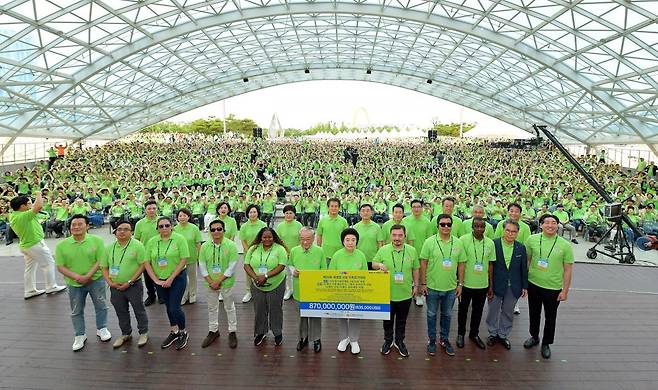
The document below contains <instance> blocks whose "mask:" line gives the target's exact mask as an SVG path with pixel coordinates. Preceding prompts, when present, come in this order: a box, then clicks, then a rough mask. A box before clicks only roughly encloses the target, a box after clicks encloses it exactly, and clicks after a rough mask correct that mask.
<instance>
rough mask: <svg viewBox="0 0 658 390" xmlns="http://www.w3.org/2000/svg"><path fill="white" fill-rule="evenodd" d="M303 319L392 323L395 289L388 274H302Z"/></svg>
mask: <svg viewBox="0 0 658 390" xmlns="http://www.w3.org/2000/svg"><path fill="white" fill-rule="evenodd" d="M299 289H300V302H299V307H300V310H301V313H300V314H301V316H302V317H323V318H354V319H364V320H388V319H389V318H390V314H391V305H390V303H391V286H390V276H389V274H388V273H384V272H375V271H330V270H323V271H302V272H300V274H299Z"/></svg>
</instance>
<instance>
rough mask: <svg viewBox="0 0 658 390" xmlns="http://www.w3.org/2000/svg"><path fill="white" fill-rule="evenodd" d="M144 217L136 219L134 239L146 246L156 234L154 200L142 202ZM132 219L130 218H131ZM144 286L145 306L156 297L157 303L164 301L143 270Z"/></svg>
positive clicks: (156, 210) (153, 301)
mask: <svg viewBox="0 0 658 390" xmlns="http://www.w3.org/2000/svg"><path fill="white" fill-rule="evenodd" d="M144 212H145V214H146V215H145V216H144V218H142V219H140V220H138V221H137V223H136V224H135V239H137V240H138V241H139V242H141V243H142V245H144V247H146V245H147V244H148V242H149V241H150V240H151V238H153V237H155V236H157V235H158V228H157V223H158V205H157V203H156V202H155V201H154V200H149V201H147V202H146V203H144ZM131 221H132V218H131ZM143 274H144V286H145V287H146V300H145V301H144V305H145V306H150V305H152V304H153V303H155V301H156V299H157V301H158V303H164V298H163V297H159V296H158V295H157V290H156V288H155V283H154V282H153V280H152V279H151V276H150V275H149V274H148V272H146V270H144V273H143Z"/></svg>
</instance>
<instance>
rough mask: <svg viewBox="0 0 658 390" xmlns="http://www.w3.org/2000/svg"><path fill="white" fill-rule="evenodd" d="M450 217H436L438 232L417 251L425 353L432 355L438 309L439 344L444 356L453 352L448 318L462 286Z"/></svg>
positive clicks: (459, 247)
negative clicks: (423, 299)
mask: <svg viewBox="0 0 658 390" xmlns="http://www.w3.org/2000/svg"><path fill="white" fill-rule="evenodd" d="M452 218H453V217H452V216H451V215H448V214H440V215H438V216H437V225H438V231H439V232H438V233H437V234H435V235H433V236H431V237H429V238H427V239H426V240H425V243H424V244H423V249H422V250H421V251H420V283H421V288H420V289H421V293H423V294H424V295H426V296H427V335H428V338H429V343H428V344H427V353H428V354H429V355H431V356H434V355H435V354H436V341H437V340H436V317H437V314H438V312H439V309H440V312H441V323H440V326H441V332H440V338H439V340H438V341H439V344H440V345H441V347H442V348H444V350H445V352H446V354H447V355H448V356H454V355H455V352H454V350H453V349H452V345H450V341H449V340H448V335H449V333H450V320H451V317H452V307H453V305H454V304H455V298H459V297H460V296H461V290H462V286H463V285H464V263H465V262H466V257H465V255H464V247H463V246H462V243H461V241H459V239H457V238H455V237H454V236H453V235H452V226H453V225H452Z"/></svg>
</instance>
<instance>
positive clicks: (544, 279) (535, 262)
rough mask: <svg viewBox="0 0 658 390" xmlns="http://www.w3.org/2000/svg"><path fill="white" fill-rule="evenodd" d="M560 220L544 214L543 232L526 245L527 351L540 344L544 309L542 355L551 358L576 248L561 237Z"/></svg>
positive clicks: (525, 345) (568, 286)
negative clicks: (528, 331) (528, 326)
mask: <svg viewBox="0 0 658 390" xmlns="http://www.w3.org/2000/svg"><path fill="white" fill-rule="evenodd" d="M559 223H560V220H559V219H558V217H557V216H555V215H551V214H548V215H545V216H543V217H542V218H541V219H540V220H539V224H540V226H541V229H542V233H538V234H534V235H532V236H530V238H528V241H527V242H526V244H525V245H526V248H527V254H528V264H529V266H528V308H529V311H530V338H529V339H527V340H526V341H525V343H524V344H523V346H524V347H525V348H532V347H534V346H535V345H538V344H539V326H540V324H541V311H542V307H543V309H544V316H545V318H546V320H545V322H544V335H543V337H542V339H541V355H542V357H543V358H544V359H549V358H550V357H551V348H550V345H551V344H553V341H554V338H555V321H556V319H557V308H558V306H559V304H560V302H562V301H566V300H567V296H568V294H569V288H570V287H571V276H572V270H573V263H574V258H573V249H572V248H571V244H570V243H569V241H567V240H565V239H564V238H562V237H560V236H558V234H557V229H558V225H559Z"/></svg>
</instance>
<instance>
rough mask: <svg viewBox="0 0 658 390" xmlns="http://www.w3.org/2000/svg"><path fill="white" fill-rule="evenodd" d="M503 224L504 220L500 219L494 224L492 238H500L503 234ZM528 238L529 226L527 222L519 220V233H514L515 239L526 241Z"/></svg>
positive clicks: (521, 241)
mask: <svg viewBox="0 0 658 390" xmlns="http://www.w3.org/2000/svg"><path fill="white" fill-rule="evenodd" d="M503 225H504V221H501V222H500V223H499V224H498V225H497V226H496V232H495V233H494V237H493V238H501V237H502V236H503V230H504V228H503ZM528 238H530V226H528V224H527V223H525V222H523V221H519V234H517V235H516V241H518V242H520V243H524V242H526V241H528Z"/></svg>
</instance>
